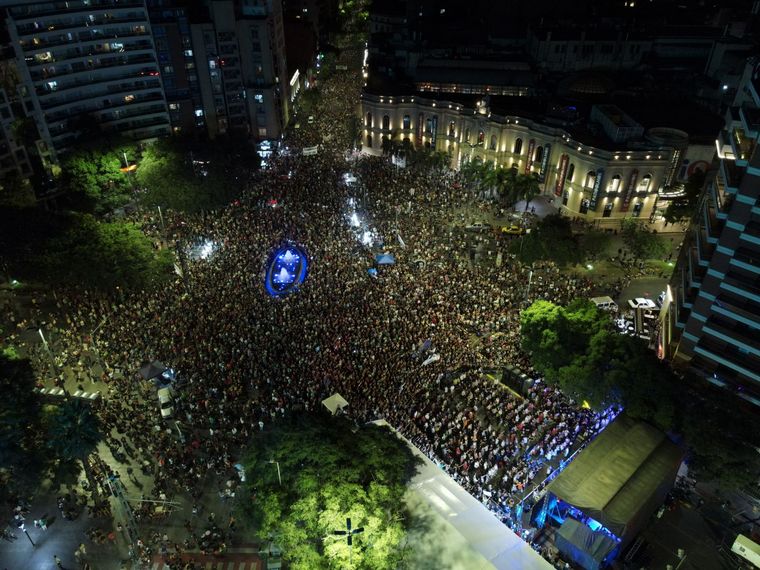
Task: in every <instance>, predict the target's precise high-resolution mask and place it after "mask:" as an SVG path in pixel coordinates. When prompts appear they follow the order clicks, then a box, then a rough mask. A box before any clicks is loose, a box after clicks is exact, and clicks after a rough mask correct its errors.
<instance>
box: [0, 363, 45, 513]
mask: <svg viewBox="0 0 760 570" xmlns="http://www.w3.org/2000/svg"><path fill="white" fill-rule="evenodd" d="M34 386H35V378H34V370H33V369H32V366H31V364H30V362H29V361H28V360H25V359H21V358H18V357H16V356H15V355H12V354H11V353H10V352H8V351H5V352H3V351H0V389H1V390H2V394H3V397H2V399H0V503H5V502H7V501H9V500H10V499H11V498H12V497H14V496H16V495H29V494H31V493H32V492H33V491H34V490H35V488H36V486H37V484H38V483H39V479H40V476H41V475H42V474H43V471H44V467H43V465H44V463H45V457H44V455H43V453H42V452H41V451H40V450H41V448H42V447H43V445H42V442H41V435H40V432H41V430H40V429H39V427H40V414H41V409H42V408H41V404H40V400H39V398H38V396H37V395H36V394H35V393H34V392H33V391H32V390H33V389H34Z"/></svg>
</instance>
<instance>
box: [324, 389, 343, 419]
mask: <svg viewBox="0 0 760 570" xmlns="http://www.w3.org/2000/svg"><path fill="white" fill-rule="evenodd" d="M322 405H323V406H324V407H325V408H327V409H328V410H330V413H331V414H332V415H335V414H337V413H338V410H342V409H343V408H345V407H347V406H348V402H347V401H346V399H345V398H344V397H343V396H341V395H340V394H338V393H337V392H336V393H335V394H333V395H332V396H330V397H329V398H327V399H325V400H322Z"/></svg>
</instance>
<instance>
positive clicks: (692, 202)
mask: <svg viewBox="0 0 760 570" xmlns="http://www.w3.org/2000/svg"><path fill="white" fill-rule="evenodd" d="M705 179H706V176H705V173H704V172H703V171H701V170H696V171H694V173H693V174H692V175H691V176H689V179H688V180H687V182H686V184H684V194H683V196H679V197H678V198H674V199H673V200H671V201H670V203H669V204H668V207H667V208H666V209H665V214H664V216H663V217H664V218H665V221H666V222H668V223H669V224H675V223H677V222H681V221H683V220H688V219H690V218H691V217H692V216H693V215H694V212H695V211H696V208H697V203H698V202H699V196H700V194H701V193H702V188H703V187H704V185H705Z"/></svg>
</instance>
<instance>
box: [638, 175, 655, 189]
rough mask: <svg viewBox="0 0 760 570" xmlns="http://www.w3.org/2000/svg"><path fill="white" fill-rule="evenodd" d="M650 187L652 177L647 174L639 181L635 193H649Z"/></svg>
mask: <svg viewBox="0 0 760 570" xmlns="http://www.w3.org/2000/svg"><path fill="white" fill-rule="evenodd" d="M651 185H652V175H651V174H647V175H646V176H644V177H642V179H641V180H639V185H638V187H637V188H636V192H649V187H650V186H651Z"/></svg>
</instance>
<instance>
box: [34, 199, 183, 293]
mask: <svg viewBox="0 0 760 570" xmlns="http://www.w3.org/2000/svg"><path fill="white" fill-rule="evenodd" d="M66 222H67V223H66V225H65V226H64V227H63V228H62V229H61V231H60V233H59V234H58V235H57V236H55V237H52V238H51V239H50V240H48V241H47V242H46V243H45V244H44V246H43V247H42V248H40V249H37V250H35V251H34V252H33V253H32V263H31V264H30V265H31V266H32V268H33V269H34V271H35V273H34V276H35V277H38V278H41V279H42V280H44V281H47V282H51V283H60V284H64V285H70V286H76V287H81V286H86V287H94V288H99V289H105V290H107V289H113V288H115V287H117V286H120V287H124V288H140V287H147V286H151V285H153V284H156V283H158V282H161V281H163V280H165V279H166V278H167V277H168V276H169V275H170V271H171V266H172V257H171V254H170V253H169V252H168V251H167V250H163V251H160V252H156V251H155V249H154V248H153V245H152V244H151V242H150V240H149V239H148V238H147V237H146V236H145V235H144V234H143V233H142V232H141V231H140V229H139V227H138V226H137V225H136V224H133V223H127V222H111V223H104V222H98V221H97V220H95V219H94V218H93V217H92V216H90V215H87V214H74V215H71V216H68V217H67V219H66Z"/></svg>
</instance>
